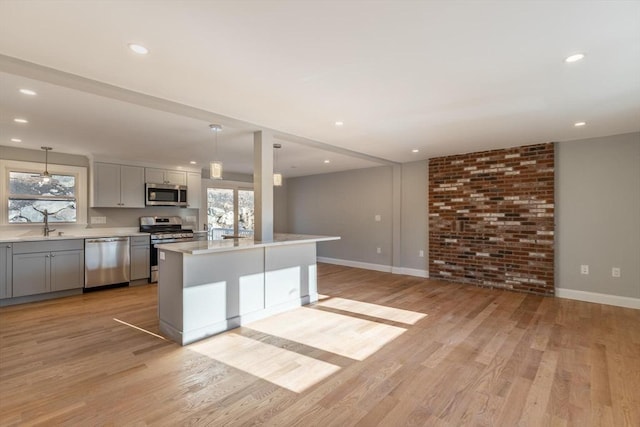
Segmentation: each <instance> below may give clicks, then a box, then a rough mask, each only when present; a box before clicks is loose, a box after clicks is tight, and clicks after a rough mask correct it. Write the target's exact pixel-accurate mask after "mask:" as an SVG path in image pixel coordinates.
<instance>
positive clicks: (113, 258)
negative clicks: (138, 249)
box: [84, 237, 130, 288]
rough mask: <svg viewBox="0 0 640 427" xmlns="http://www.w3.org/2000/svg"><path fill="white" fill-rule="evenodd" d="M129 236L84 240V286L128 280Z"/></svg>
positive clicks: (103, 284)
mask: <svg viewBox="0 0 640 427" xmlns="http://www.w3.org/2000/svg"><path fill="white" fill-rule="evenodd" d="M129 266H130V258H129V238H128V237H105V238H99V239H85V240H84V287H85V288H95V287H96V286H105V285H115V284H118V283H125V282H129V277H130V273H129Z"/></svg>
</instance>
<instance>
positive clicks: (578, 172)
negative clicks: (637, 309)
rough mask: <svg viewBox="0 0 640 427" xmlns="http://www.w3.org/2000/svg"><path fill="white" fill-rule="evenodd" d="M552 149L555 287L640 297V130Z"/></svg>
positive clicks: (570, 143)
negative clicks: (585, 269) (583, 269)
mask: <svg viewBox="0 0 640 427" xmlns="http://www.w3.org/2000/svg"><path fill="white" fill-rule="evenodd" d="M556 150H557V151H556V225H557V226H556V233H557V235H556V245H557V246H556V286H557V287H558V288H565V289H571V290H580V291H587V292H596V293H602V294H610V295H618V296H624V297H633V298H640V133H632V134H624V135H615V136H608V137H603V138H591V139H584V140H578V141H568V142H562V143H559V144H557V145H556ZM582 264H587V265H589V275H581V274H580V265H582ZM612 267H619V268H621V270H622V271H621V277H620V278H613V277H611V268H612Z"/></svg>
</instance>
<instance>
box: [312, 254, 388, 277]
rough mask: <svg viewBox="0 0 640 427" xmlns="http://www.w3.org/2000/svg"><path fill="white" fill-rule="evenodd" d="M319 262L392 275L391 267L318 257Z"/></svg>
mask: <svg viewBox="0 0 640 427" xmlns="http://www.w3.org/2000/svg"><path fill="white" fill-rule="evenodd" d="M317 260H318V262H324V263H327V264H335V265H344V266H345V267H355V268H364V269H365V270H374V271H382V272H384V273H391V266H390V265H383V264H372V263H369V262H360V261H351V260H348V259H338V258H327V257H323V256H319V257H317Z"/></svg>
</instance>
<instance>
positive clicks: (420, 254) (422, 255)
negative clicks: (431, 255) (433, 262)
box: [418, 249, 424, 258]
mask: <svg viewBox="0 0 640 427" xmlns="http://www.w3.org/2000/svg"><path fill="white" fill-rule="evenodd" d="M418 256H419V257H420V258H424V251H423V250H422V249H421V250H419V251H418Z"/></svg>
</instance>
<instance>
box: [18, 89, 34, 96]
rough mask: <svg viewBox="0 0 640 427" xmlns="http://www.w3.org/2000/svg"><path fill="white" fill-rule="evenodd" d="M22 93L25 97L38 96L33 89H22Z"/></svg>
mask: <svg viewBox="0 0 640 427" xmlns="http://www.w3.org/2000/svg"><path fill="white" fill-rule="evenodd" d="M20 93H21V94H23V95H30V96H34V95H37V93H36V91H35V90H31V89H20Z"/></svg>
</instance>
